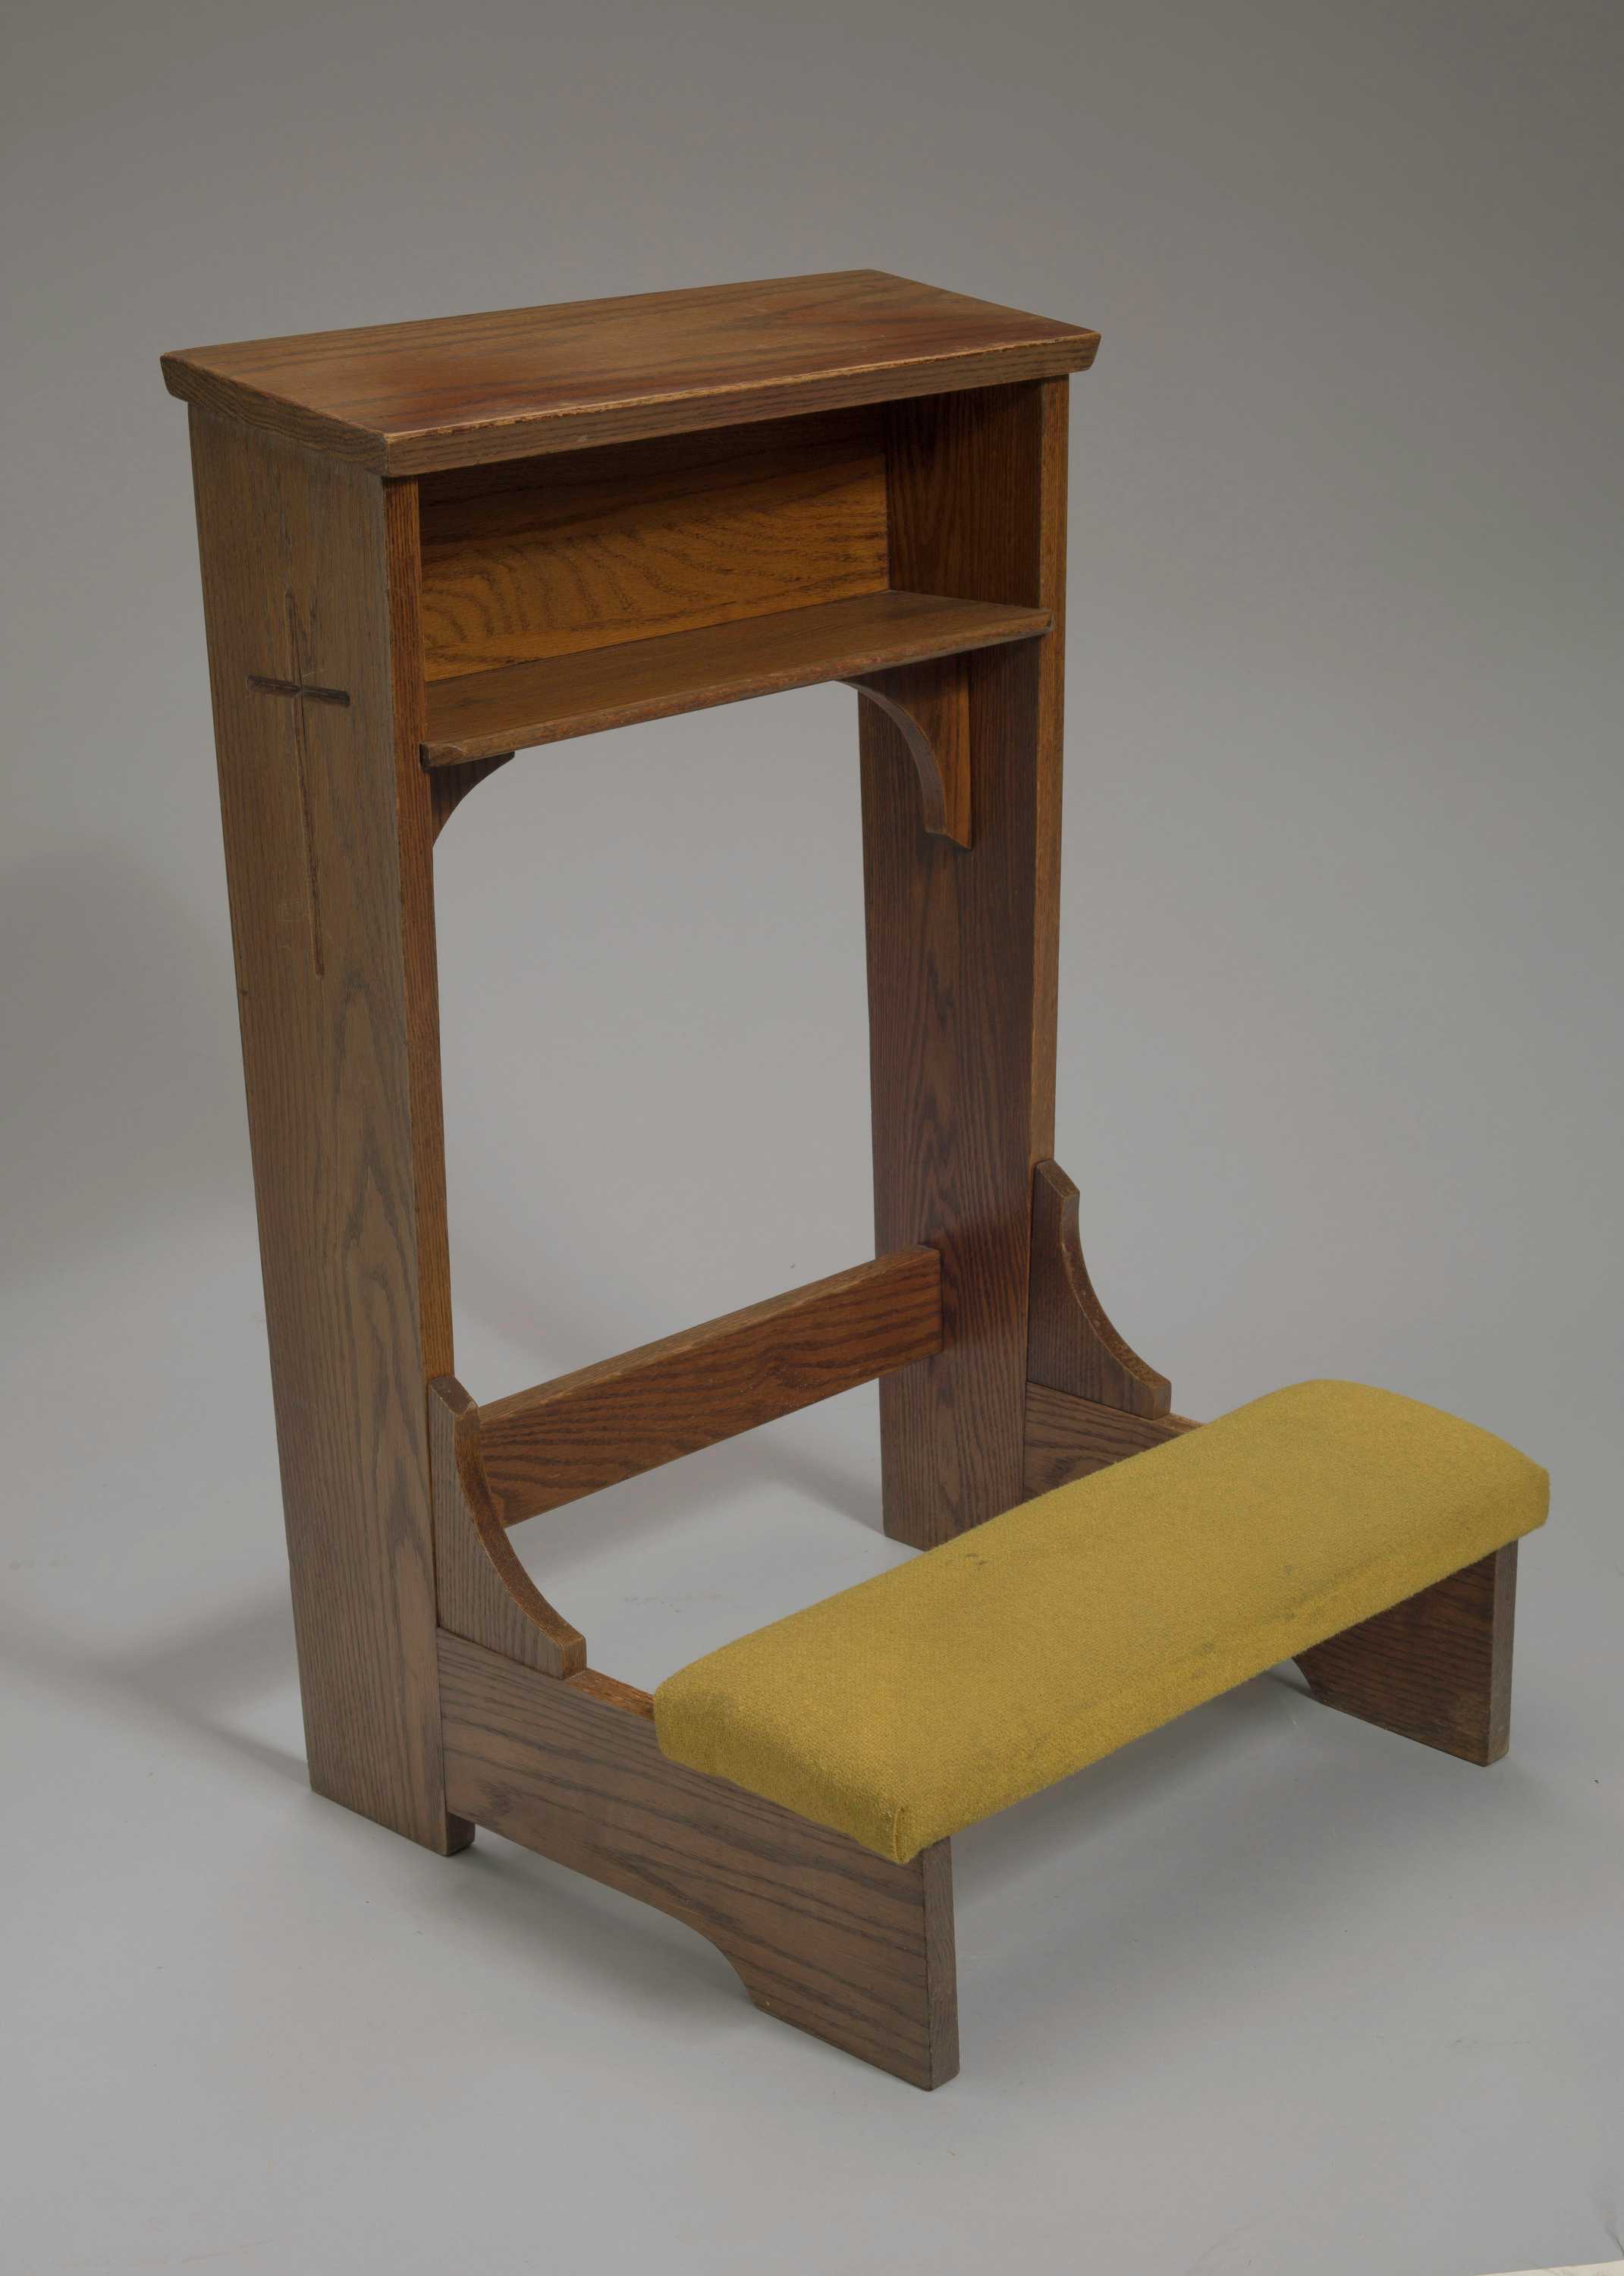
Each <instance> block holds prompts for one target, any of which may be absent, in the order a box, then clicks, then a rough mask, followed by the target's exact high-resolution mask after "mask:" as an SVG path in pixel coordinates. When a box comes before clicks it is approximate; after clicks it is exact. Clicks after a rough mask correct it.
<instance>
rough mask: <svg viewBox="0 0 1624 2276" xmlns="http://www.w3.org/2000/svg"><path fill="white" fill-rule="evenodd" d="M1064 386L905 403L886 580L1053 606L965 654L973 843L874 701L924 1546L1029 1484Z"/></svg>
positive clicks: (891, 451) (1055, 815)
mask: <svg viewBox="0 0 1624 2276" xmlns="http://www.w3.org/2000/svg"><path fill="white" fill-rule="evenodd" d="M888 464H889V498H890V512H891V532H892V578H893V580H895V581H896V582H897V583H899V584H900V585H904V586H907V587H910V588H914V589H918V590H924V591H931V592H939V593H946V594H951V595H954V596H962V597H964V598H966V599H968V600H976V599H982V598H986V597H994V596H995V597H997V598H998V599H999V600H1001V601H1004V602H1006V603H1020V604H1021V605H1024V606H1026V607H1029V608H1034V609H1041V610H1043V611H1047V612H1048V613H1049V615H1050V617H1051V619H1052V624H1053V629H1052V630H1051V632H1050V633H1047V634H1046V635H1045V636H1044V637H1043V639H1041V640H1036V641H1024V642H1022V643H1021V644H1020V645H1019V646H1017V647H1010V648H1003V649H993V650H989V651H986V652H984V653H981V654H978V655H975V656H971V657H970V659H969V662H968V673H969V723H970V724H969V742H970V751H971V755H972V764H973V767H974V771H975V844H974V846H972V847H971V848H970V849H969V850H968V851H966V850H965V849H964V848H962V847H960V846H957V845H955V844H953V843H952V841H951V840H950V839H948V838H943V837H937V836H932V835H930V834H929V833H928V832H927V831H925V830H924V829H923V828H922V824H921V820H920V812H919V800H918V796H917V792H916V789H915V784H914V762H913V760H912V758H911V757H910V755H909V753H908V749H907V743H906V741H905V740H904V738H903V736H902V734H901V732H900V731H899V728H898V727H897V725H895V724H894V722H893V721H892V720H891V719H890V718H888V717H886V716H885V715H884V712H882V711H881V710H880V709H878V707H877V706H876V705H875V704H873V703H870V702H862V703H861V706H860V718H859V735H860V743H861V754H862V800H863V843H864V878H865V886H866V893H867V903H868V955H869V1075H870V1095H871V1099H872V1104H873V1126H874V1173H875V1221H876V1225H877V1246H878V1247H879V1248H897V1247H900V1246H901V1245H902V1244H903V1243H905V1242H907V1241H914V1240H929V1241H930V1242H931V1243H932V1244H933V1245H934V1246H935V1247H937V1248H939V1249H940V1251H941V1255H942V1306H943V1324H944V1330H945V1343H944V1348H943V1351H942V1353H941V1354H940V1356H939V1357H938V1358H937V1359H935V1360H932V1361H930V1362H927V1363H926V1364H925V1365H924V1366H922V1367H919V1368H914V1369H909V1370H908V1372H907V1374H906V1375H900V1376H896V1377H892V1378H891V1379H890V1380H889V1381H887V1382H886V1383H884V1384H883V1385H881V1389H880V1418H881V1459H882V1467H883V1471H884V1506H885V1526H886V1530H887V1531H888V1532H889V1533H892V1535H894V1536H895V1537H896V1538H898V1539H899V1540H903V1541H907V1542H910V1543H912V1544H913V1545H914V1547H915V1548H921V1549H923V1548H929V1547H930V1545H931V1544H933V1543H934V1542H937V1541H940V1540H945V1539H947V1538H949V1537H950V1536H952V1535H953V1534H956V1533H959V1532H961V1531H962V1530H963V1529H965V1528H966V1527H967V1526H970V1525H975V1524H977V1523H979V1522H980V1521H982V1520H983V1518H988V1517H992V1516H995V1515H996V1514H998V1512H999V1511H1000V1510H1004V1509H1008V1508H1009V1507H1011V1506H1013V1504H1014V1503H1015V1502H1018V1501H1020V1500H1021V1498H1022V1497H1023V1496H1024V1493H1025V1491H1026V1487H1025V1475H1024V1474H1025V1439H1026V1380H1027V1282H1028V1263H1029V1257H1030V1250H1031V1218H1032V1199H1031V1195H1032V1168H1033V1165H1034V1163H1036V1162H1037V1161H1040V1160H1043V1159H1045V1158H1047V1157H1049V1156H1050V1155H1051V1154H1052V1152H1053V1149H1054V1042H1055V966H1056V960H1057V956H1058V934H1057V915H1058V899H1059V818H1060V815H1059V799H1060V732H1059V730H1060V711H1059V705H1060V684H1059V680H1060V671H1061V661H1062V655H1063V647H1064V643H1063V638H1062V629H1061V618H1062V610H1063V582H1064V551H1063V549H1064V542H1065V500H1066V383H1065V382H1064V381H1063V380H1050V381H1044V382H1042V383H1036V384H1032V385H1026V386H1018V387H1006V388H999V389H996V390H989V391H978V392H975V393H969V394H958V395H950V396H945V397H937V398H930V400H927V401H924V402H920V403H904V404H900V405H897V406H892V412H891V423H890V429H889V443H888Z"/></svg>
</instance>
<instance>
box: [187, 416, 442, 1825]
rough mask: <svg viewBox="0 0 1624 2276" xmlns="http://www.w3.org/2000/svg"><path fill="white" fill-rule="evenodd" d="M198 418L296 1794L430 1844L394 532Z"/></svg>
mask: <svg viewBox="0 0 1624 2276" xmlns="http://www.w3.org/2000/svg"><path fill="white" fill-rule="evenodd" d="M192 423H193V465H194V482H195V489H196V498H197V512H198V540H199V550H200V554H201V565H202V582H203V599H204V609H205V614H206V618H207V622H208V630H209V677H210V682H211V687H212V692H213V701H214V715H215V733H216V747H217V750H218V756H219V774H220V800H221V814H222V820H223V824H224V840H225V857H226V876H227V884H228V887H229V891H230V899H231V937H232V945H233V949H234V952H235V956H236V963H237V982H238V1002H239V1013H240V1020H241V1029H242V1049H243V1071H244V1077H245V1081H246V1086H247V1107H248V1134H249V1141H250V1144H251V1147H252V1149H253V1157H254V1199H255V1203H256V1206H257V1209H258V1214H259V1229H260V1247H261V1256H262V1271H263V1277H264V1286H265V1315H266V1329H267V1334H268V1338H269V1354H270V1372H271V1386H272V1392H273V1396H274V1400H275V1405H276V1416H277V1448H278V1453H279V1455H280V1461H281V1471H282V1486H283V1496H284V1502H285V1514H286V1523H287V1540H288V1555H289V1562H290V1565H291V1567H292V1594H293V1612H294V1623H295V1630H296V1635H297V1642H298V1650H299V1663H300V1689H301V1694H302V1698H303V1706H304V1716H305V1732H306V1739H307V1747H308V1752H309V1764H310V1779H311V1784H312V1785H313V1786H314V1787H315V1789H316V1790H317V1792H318V1793H321V1794H327V1795H329V1796H330V1797H331V1799H333V1800H334V1801H336V1802H344V1803H345V1804H346V1805H347V1806H348V1807H349V1808H351V1809H357V1810H360V1811H361V1812H362V1813H363V1814H364V1815H366V1816H367V1817H374V1818H376V1819H378V1820H380V1821H381V1822H382V1823H383V1824H384V1825H391V1826H393V1827H394V1828H395V1829H396V1830H397V1831H398V1832H402V1833H406V1834H408V1835H410V1836H411V1837H412V1838H413V1839H414V1840H418V1841H421V1842H423V1843H425V1844H426V1845H427V1846H429V1847H431V1848H436V1849H442V1850H444V1849H446V1848H448V1847H459V1846H460V1845H461V1843H462V1842H464V1841H466V1840H467V1839H469V1838H470V1829H468V1828H467V1826H466V1825H459V1823H458V1822H457V1821H455V1820H454V1819H453V1818H450V1817H448V1815H447V1811H446V1808H445V1798H444V1778H443V1771H442V1759H441V1747H440V1714H439V1698H438V1683H439V1678H438V1664H437V1659H436V1648H435V1637H436V1614H435V1597H434V1563H433V1548H432V1529H431V1520H430V1501H429V1446H428V1434H427V1418H426V1415H425V1413H424V1405H423V1383H424V1379H425V1376H426V1373H427V1372H428V1371H429V1369H431V1368H435V1367H445V1366H448V1365H449V1364H450V1333H451V1325H450V1324H451V1303H450V1293H449V1286H448V1284H447V1272H446V1263H445V1237H444V1177H443V1170H442V1151H441V1140H440V1129H439V1080H438V1059H437V1030H436V1020H435V1004H434V936H433V915H432V906H431V899H430V893H431V884H430V877H429V862H430V851H429V849H430V846H431V843H432V835H433V818H432V815H431V812H430V802H429V794H428V784H427V782H426V780H425V778H424V777H423V775H422V773H421V768H420V767H419V766H418V764H417V762H416V745H417V742H418V740H419V739H420V738H421V710H420V708H419V702H420V696H419V691H420V690H421V662H420V657H419V654H418V649H417V628H416V613H415V611H416V591H415V586H414V524H413V522H412V520H411V518H410V514H409V512H403V505H406V506H409V501H402V500H401V499H400V498H399V497H391V495H390V494H388V493H387V492H386V489H385V486H384V485H383V484H381V483H379V482H376V480H374V479H373V478H371V477H370V476H368V475H367V474H363V473H361V472H360V471H359V470H358V469H356V468H355V467H352V466H349V465H347V464H345V462H344V461H342V460H340V459H328V458H321V457H317V456H315V455H313V454H312V453H310V452H308V451H303V450H301V449H300V448H299V447H298V445H297V444H294V443H292V442H291V441H288V440H287V439H285V438H284V437H283V436H277V435H271V434H268V433H265V432H264V431H262V430H261V429H252V428H247V427H244V426H242V425H240V424H239V423H237V422H235V421H228V420H223V419H216V418H213V417H210V416H209V414H208V413H204V412H201V411H196V412H194V414H193V422H192ZM307 690H311V691H319V692H316V693H313V694H306V693H304V692H303V691H307ZM335 694H343V695H345V696H347V698H348V701H347V702H336V701H333V700H331V699H332V697H333V696H334V695H335Z"/></svg>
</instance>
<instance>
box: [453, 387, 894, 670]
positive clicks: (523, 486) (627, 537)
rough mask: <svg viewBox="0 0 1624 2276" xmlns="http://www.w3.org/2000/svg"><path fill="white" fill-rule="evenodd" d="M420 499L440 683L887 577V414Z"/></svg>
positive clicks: (750, 430)
mask: <svg viewBox="0 0 1624 2276" xmlns="http://www.w3.org/2000/svg"><path fill="white" fill-rule="evenodd" d="M496 474H500V475H502V476H504V477H505V479H504V480H503V481H502V482H501V483H500V485H499V486H498V485H497V482H494V481H493V480H492V476H493V475H496ZM421 497H422V520H423V642H424V656H425V667H426V670H427V672H428V676H429V679H431V680H434V679H452V678H455V677H457V676H459V674H461V673H464V672H470V671H494V670H496V669H497V667H499V666H500V665H503V664H521V663H525V662H527V661H528V660H529V659H531V658H533V657H535V656H563V655H566V654H570V653H573V652H577V651H580V650H581V649H594V648H607V647H612V646H614V645H616V644H618V643H619V642H622V641H634V640H648V639H654V638H656V637H658V636H659V635H660V634H661V633H676V632H692V631H695V630H697V629H698V628H699V627H700V626H705V625H722V624H731V623H732V622H733V621H735V620H736V619H737V618H741V617H760V616H770V615H772V614H775V613H777V612H779V611H784V610H786V609H796V608H806V607H811V606H815V605H816V603H819V602H821V601H843V600H850V599H852V598H853V597H854V596H856V595H857V594H860V593H873V592H878V591H882V590H883V589H884V586H885V583H886V573H887V565H886V550H885V459H884V451H883V448H882V444H881V436H880V414H879V413H878V411H877V410H875V409H872V408H864V409H861V410H855V411H841V412H834V413H827V414H823V415H822V416H815V417H813V418H810V419H787V420H777V421H770V422H769V423H768V424H765V425H763V426H760V427H747V428H745V429H742V430H740V429H729V428H723V429H719V430H712V431H710V432H708V433H705V434H702V435H679V436H662V437H660V438H658V439H657V440H655V441H652V442H645V443H632V444H624V445H621V446H619V447H616V446H613V445H611V446H608V447H605V448H600V449H597V450H592V451H565V452H563V453H561V454H560V455H558V456H556V457H552V458H549V459H527V460H521V461H520V464H519V465H517V466H511V467H498V468H487V469H481V470H475V471H473V472H467V473H460V474H452V475H444V474H442V475H429V476H426V477H425V478H424V481H423V483H422V489H421Z"/></svg>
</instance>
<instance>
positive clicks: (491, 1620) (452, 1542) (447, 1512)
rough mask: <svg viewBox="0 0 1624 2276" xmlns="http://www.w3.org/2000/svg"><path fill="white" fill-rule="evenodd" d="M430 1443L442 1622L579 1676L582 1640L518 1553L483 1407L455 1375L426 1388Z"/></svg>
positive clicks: (553, 1670)
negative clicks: (495, 1491) (485, 1444)
mask: <svg viewBox="0 0 1624 2276" xmlns="http://www.w3.org/2000/svg"><path fill="white" fill-rule="evenodd" d="M429 1459H430V1463H431V1473H432V1483H433V1488H434V1566H435V1589H436V1597H437V1601H438V1604H439V1608H440V1625H441V1627H443V1628H447V1629H449V1630H450V1631H451V1633H452V1635H459V1636H461V1637H462V1638H463V1639H464V1640H465V1641H466V1642H467V1643H481V1644H484V1645H485V1646H487V1648H488V1649H489V1650H491V1651H499V1652H501V1653H503V1654H504V1656H505V1658H509V1659H515V1660H518V1661H520V1662H521V1663H522V1664H523V1665H525V1666H527V1667H533V1668H535V1670H536V1671H537V1672H538V1673H540V1674H543V1675H577V1674H579V1673H581V1669H582V1668H584V1667H585V1665H586V1664H587V1647H586V1644H585V1642H584V1641H583V1639H582V1637H581V1632H580V1630H579V1629H578V1628H573V1627H571V1626H570V1623H569V1622H568V1621H567V1620H565V1619H563V1618H562V1617H561V1616H560V1615H559V1614H558V1612H555V1611H554V1610H553V1608H552V1606H551V1605H550V1604H549V1603H548V1601H547V1599H546V1597H543V1594H542V1592H541V1590H540V1589H538V1588H537V1587H536V1585H535V1582H534V1581H533V1580H532V1579H531V1578H530V1575H529V1574H528V1573H527V1572H526V1570H525V1568H524V1567H523V1565H522V1564H520V1560H519V1559H518V1557H517V1556H516V1555H515V1554H514V1551H513V1544H512V1542H511V1541H510V1540H509V1539H508V1537H507V1535H506V1533H505V1530H504V1529H503V1525H502V1521H501V1519H500V1518H499V1517H498V1516H497V1513H496V1510H495V1508H494V1507H493V1506H492V1503H491V1498H490V1491H489V1486H488V1485H487V1483H486V1481H485V1473H484V1467H483V1464H482V1461H481V1460H480V1445H479V1410H478V1408H477V1407H475V1406H474V1401H473V1400H471V1399H470V1398H469V1396H468V1394H467V1392H466V1391H465V1390H464V1389H463V1387H462V1385H460V1384H459V1382H458V1381H457V1379H456V1377H454V1376H444V1375H442V1376H436V1378H435V1380H434V1381H433V1382H432V1383H431V1384H430V1385H429Z"/></svg>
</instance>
